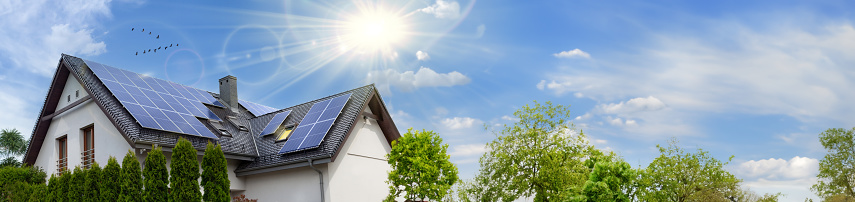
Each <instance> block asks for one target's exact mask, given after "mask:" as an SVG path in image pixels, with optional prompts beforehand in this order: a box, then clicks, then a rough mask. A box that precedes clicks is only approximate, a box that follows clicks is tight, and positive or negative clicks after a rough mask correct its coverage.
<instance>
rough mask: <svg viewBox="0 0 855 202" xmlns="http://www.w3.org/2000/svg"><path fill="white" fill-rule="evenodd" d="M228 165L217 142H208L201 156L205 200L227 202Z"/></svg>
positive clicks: (229, 183)
mask: <svg viewBox="0 0 855 202" xmlns="http://www.w3.org/2000/svg"><path fill="white" fill-rule="evenodd" d="M228 172H229V171H228V165H227V163H226V156H225V155H224V154H223V150H222V148H221V147H220V145H219V144H213V143H211V142H208V146H207V147H205V155H204V156H203V157H202V186H203V187H204V188H205V195H203V198H204V199H205V201H214V202H229V199H230V197H229V189H230V187H229V186H230V185H231V182H230V181H229V173H228Z"/></svg>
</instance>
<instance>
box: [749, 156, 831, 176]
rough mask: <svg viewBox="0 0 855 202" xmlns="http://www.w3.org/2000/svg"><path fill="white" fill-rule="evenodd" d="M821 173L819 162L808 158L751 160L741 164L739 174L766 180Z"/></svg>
mask: <svg viewBox="0 0 855 202" xmlns="http://www.w3.org/2000/svg"><path fill="white" fill-rule="evenodd" d="M818 172H819V160H817V159H813V158H808V157H798V156H796V157H793V158H792V159H790V160H785V159H780V158H779V159H776V158H770V159H762V160H757V161H754V160H751V161H747V162H743V163H741V164H739V166H738V168H737V173H739V174H742V175H744V176H747V177H752V178H753V177H759V178H764V179H796V178H809V177H812V176H816V174H817V173H818Z"/></svg>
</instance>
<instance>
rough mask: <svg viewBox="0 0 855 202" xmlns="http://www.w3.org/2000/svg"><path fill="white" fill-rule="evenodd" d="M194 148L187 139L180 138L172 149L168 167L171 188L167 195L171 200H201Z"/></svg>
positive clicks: (197, 165)
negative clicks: (170, 169) (169, 169)
mask: <svg viewBox="0 0 855 202" xmlns="http://www.w3.org/2000/svg"><path fill="white" fill-rule="evenodd" d="M196 158H197V157H196V149H194V148H193V144H191V143H190V141H188V140H187V139H184V138H180V139H178V143H176V144H175V148H173V149H172V162H170V164H169V167H170V168H172V171H171V172H170V173H169V174H170V178H169V183H170V186H171V187H172V190H171V191H170V192H169V197H170V199H172V201H201V200H202V193H201V192H200V191H199V181H198V179H199V161H198V160H197V159H196Z"/></svg>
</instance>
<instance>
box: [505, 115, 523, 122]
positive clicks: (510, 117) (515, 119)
mask: <svg viewBox="0 0 855 202" xmlns="http://www.w3.org/2000/svg"><path fill="white" fill-rule="evenodd" d="M502 120H505V121H519V120H520V119H519V118H517V117H512V116H508V115H504V116H502Z"/></svg>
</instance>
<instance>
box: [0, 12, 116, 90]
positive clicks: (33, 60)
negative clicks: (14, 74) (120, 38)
mask: <svg viewBox="0 0 855 202" xmlns="http://www.w3.org/2000/svg"><path fill="white" fill-rule="evenodd" d="M109 7H110V0H93V1H58V2H54V1H45V0H26V1H24V0H7V1H4V3H0V27H3V29H0V36H3V37H0V44H3V45H2V46H0V61H4V60H5V61H9V64H4V66H5V67H9V66H11V67H14V68H18V69H25V70H27V71H29V72H33V73H37V74H39V75H41V76H45V77H48V76H51V75H52V74H53V72H54V70H55V69H56V62H57V61H58V59H59V56H60V53H67V54H72V55H98V54H101V53H104V52H106V50H107V49H106V44H104V42H99V41H96V40H95V38H97V37H94V36H93V35H92V33H93V31H94V29H93V27H97V26H99V23H98V22H97V20H98V19H100V18H110V17H112V14H111V12H110V9H109Z"/></svg>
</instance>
